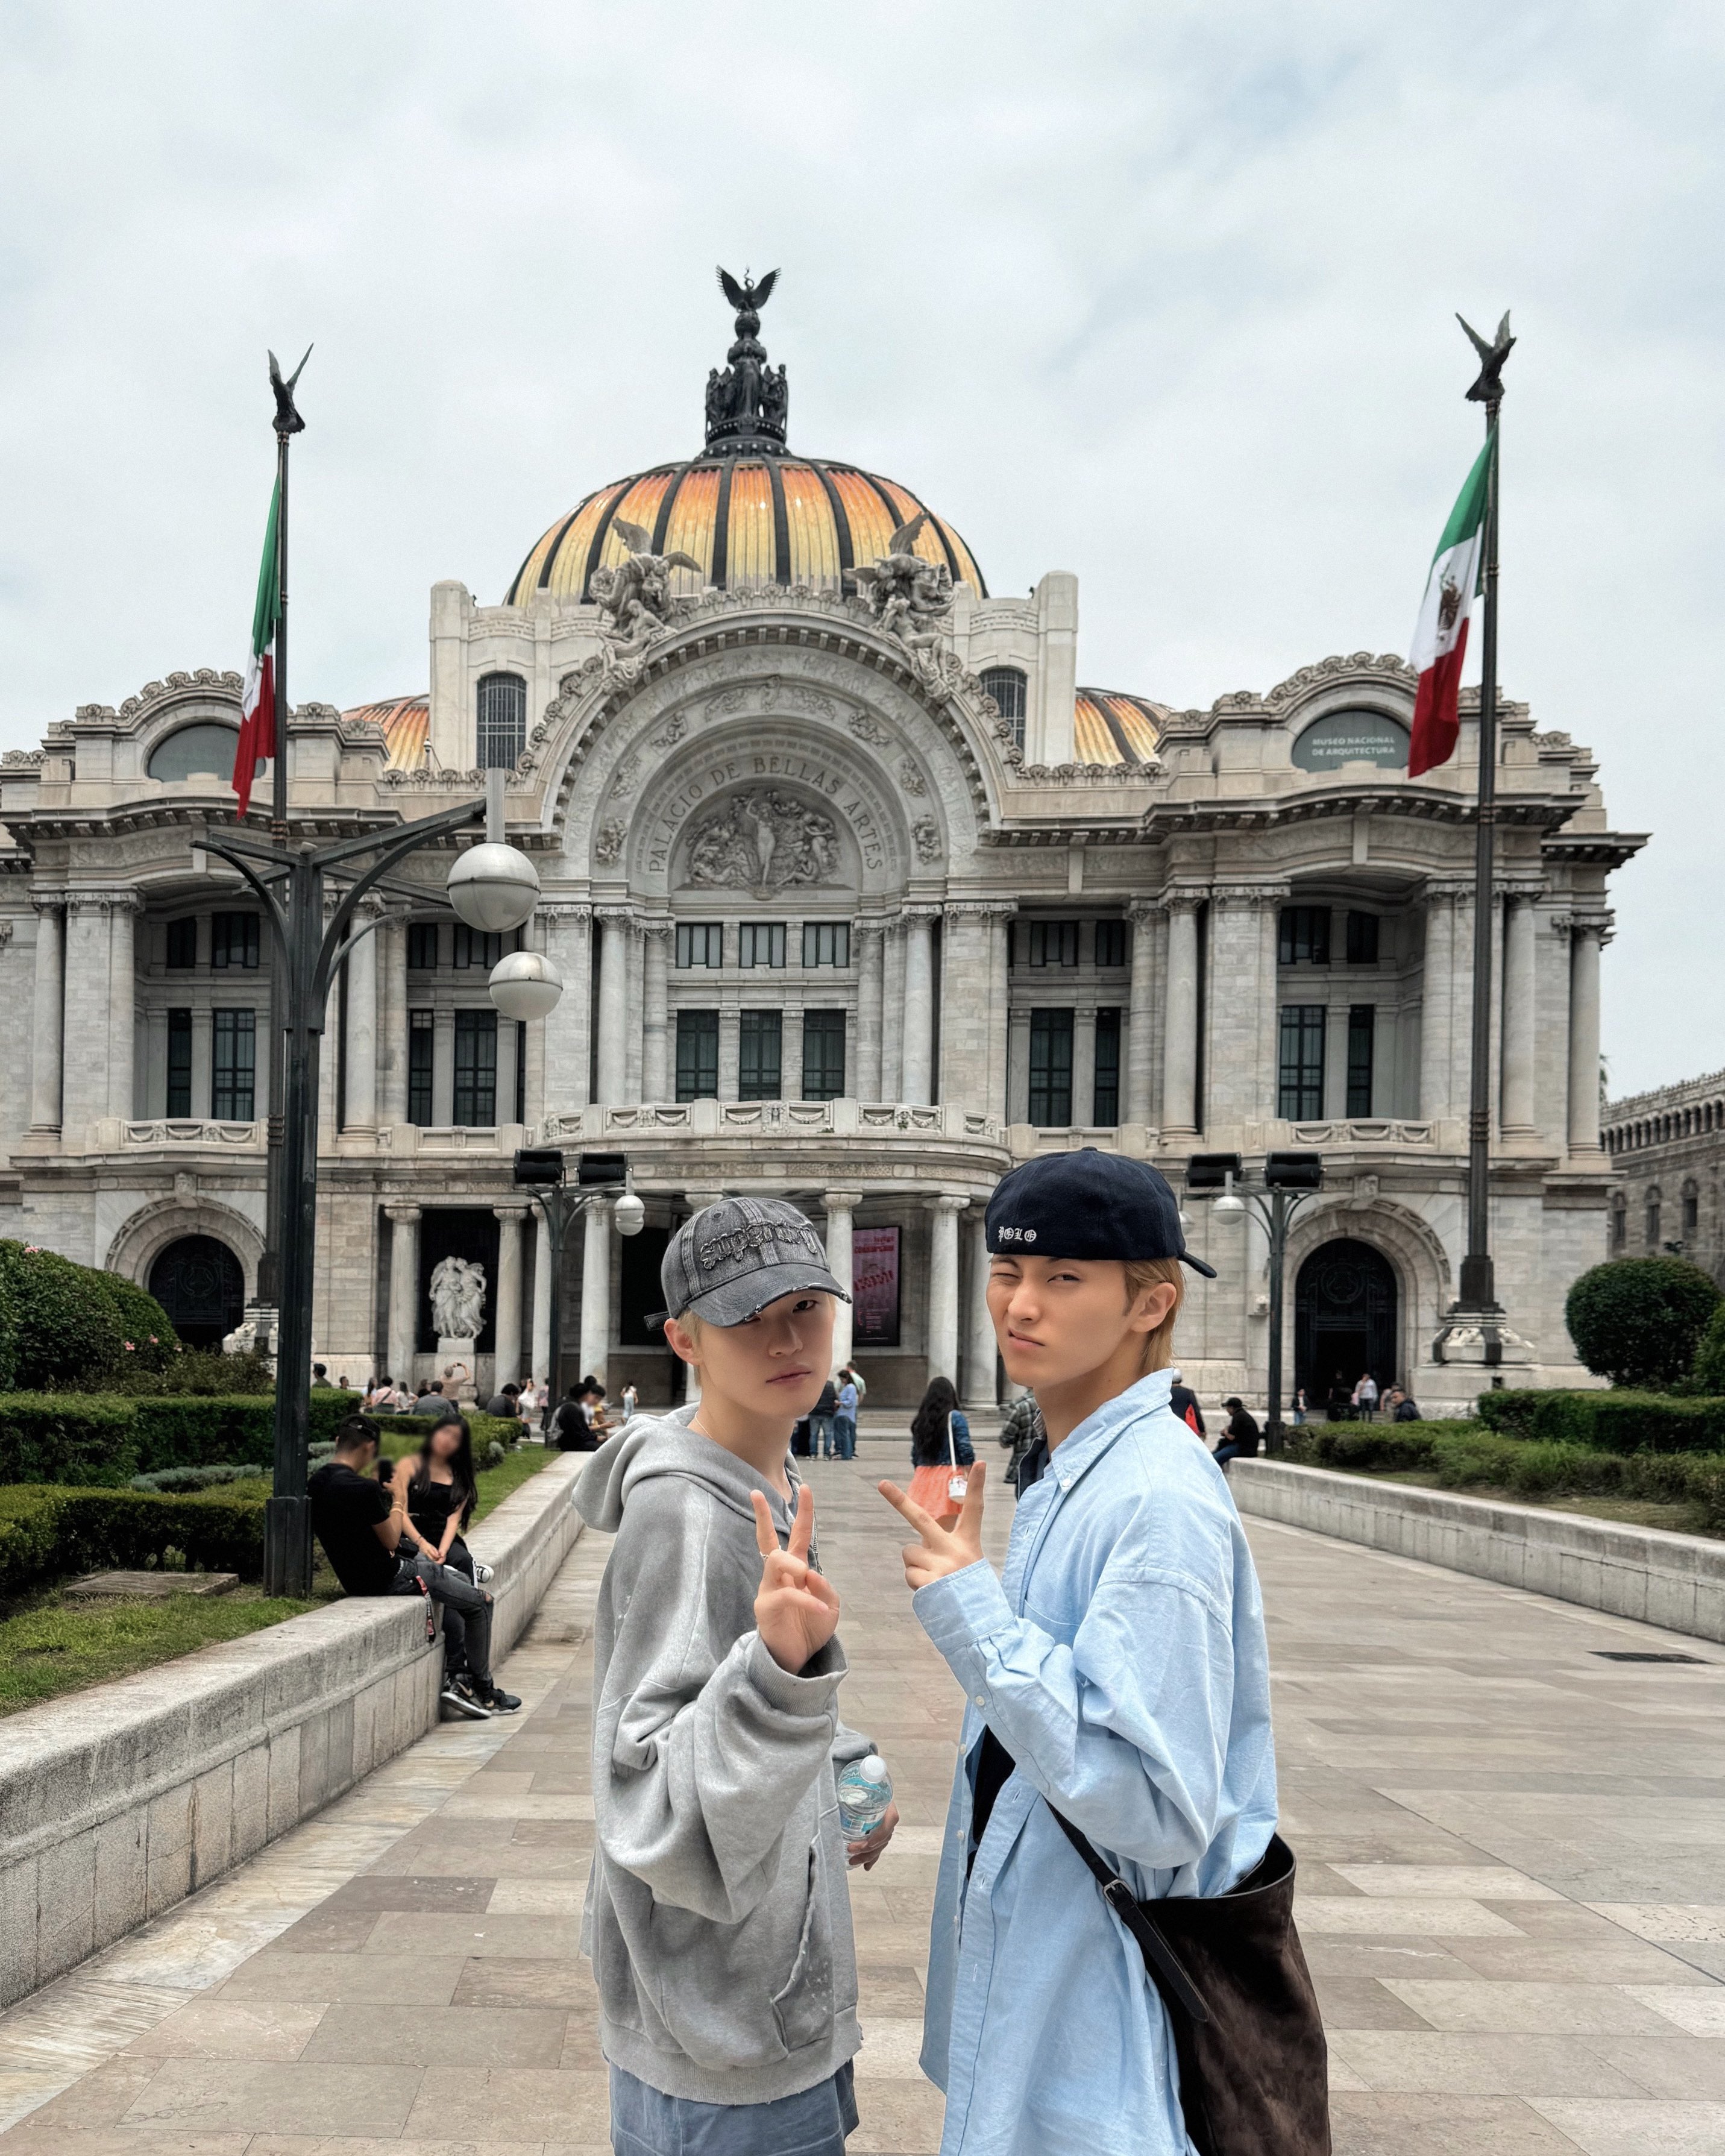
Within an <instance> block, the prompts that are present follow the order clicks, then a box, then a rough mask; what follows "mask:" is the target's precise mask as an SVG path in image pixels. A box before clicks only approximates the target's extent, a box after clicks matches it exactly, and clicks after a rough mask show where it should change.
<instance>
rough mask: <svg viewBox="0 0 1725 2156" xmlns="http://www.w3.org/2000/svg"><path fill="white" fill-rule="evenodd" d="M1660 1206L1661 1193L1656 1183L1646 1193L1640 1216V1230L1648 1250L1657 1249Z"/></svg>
mask: <svg viewBox="0 0 1725 2156" xmlns="http://www.w3.org/2000/svg"><path fill="white" fill-rule="evenodd" d="M1660 1204H1661V1192H1660V1188H1659V1185H1658V1184H1657V1183H1655V1184H1654V1186H1653V1188H1651V1190H1650V1191H1649V1192H1648V1193H1647V1196H1646V1199H1645V1201H1644V1204H1643V1209H1642V1216H1641V1226H1642V1230H1643V1232H1644V1234H1645V1236H1646V1239H1647V1247H1648V1249H1649V1250H1657V1249H1658V1248H1659V1213H1660Z"/></svg>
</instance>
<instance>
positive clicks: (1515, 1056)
mask: <svg viewBox="0 0 1725 2156" xmlns="http://www.w3.org/2000/svg"><path fill="white" fill-rule="evenodd" d="M1505 905H1506V914H1505V919H1504V924H1503V1059H1502V1074H1503V1091H1502V1099H1501V1101H1500V1103H1499V1110H1498V1112H1499V1116H1500V1120H1501V1123H1502V1128H1503V1129H1504V1130H1505V1131H1506V1132H1509V1131H1517V1132H1522V1131H1525V1132H1530V1133H1531V1132H1532V1128H1533V1058H1534V1037H1535V1032H1536V1027H1537V1020H1538V1010H1537V1007H1536V1002H1535V997H1534V989H1533V935H1534V930H1535V928H1536V927H1537V926H1538V913H1537V912H1536V911H1535V906H1534V900H1533V897H1532V894H1531V893H1527V892H1522V891H1516V892H1512V893H1511V895H1510V896H1509V897H1508V899H1507V901H1505Z"/></svg>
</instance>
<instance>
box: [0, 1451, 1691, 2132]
mask: <svg viewBox="0 0 1725 2156" xmlns="http://www.w3.org/2000/svg"><path fill="white" fill-rule="evenodd" d="M864 1449H865V1454H866V1455H869V1456H868V1457H866V1458H865V1460H861V1461H860V1462H858V1463H857V1464H856V1465H855V1466H841V1465H837V1464H834V1465H831V1466H827V1465H822V1464H817V1465H816V1466H815V1467H814V1471H813V1474H814V1486H815V1489H816V1492H817V1496H818V1499H819V1508H820V1509H819V1536H820V1545H821V1549H822V1552H823V1557H824V1563H825V1564H826V1567H827V1569H828V1570H829V1573H831V1574H832V1576H833V1577H834V1579H835V1580H836V1582H837V1584H838V1585H839V1590H840V1592H841V1594H842V1595H843V1597H844V1599H845V1616H844V1620H843V1635H844V1637H845V1642H846V1645H847V1647H848V1650H849V1652H850V1661H851V1667H852V1671H853V1675H852V1676H851V1678H850V1682H849V1684H848V1686H847V1688H846V1692H845V1700H844V1707H845V1715H846V1717H847V1719H849V1720H850V1721H851V1722H854V1723H855V1724H856V1725H857V1726H858V1727H861V1728H864V1729H866V1730H868V1731H870V1732H871V1733H873V1734H874V1735H875V1737H876V1738H877V1739H878V1741H879V1742H880V1745H881V1748H882V1749H883V1751H884V1752H885V1753H886V1754H887V1756H888V1758H889V1760H890V1763H891V1767H892V1770H893V1774H894V1777H895V1779H896V1784H897V1787H898V1792H899V1797H900V1801H901V1805H902V1807H903V1809H904V1813H905V1819H906V1824H905V1825H904V1827H903V1828H902V1830H901V1832H900V1835H899V1836H898V1840H897V1842H896V1845H895V1846H894V1848H893V1850H892V1851H891V1853H890V1855H889V1856H887V1858H886V1860H885V1861H883V1862H882V1863H881V1865H880V1866H879V1867H878V1868H877V1869H876V1871H875V1872H874V1873H873V1874H872V1875H871V1876H868V1877H866V1878H865V1877H863V1876H861V1875H860V1874H859V1875H856V1876H855V1881H854V1886H855V1892H854V1901H855V1912H856V1929H857V1945H858V1951H859V1955H860V1961H861V1966H862V2012H863V2020H864V2025H865V2030H866V2033H867V2042H866V2044H865V2048H864V2050H863V2051H862V2053H861V2054H860V2057H859V2060H858V2062H857V2087H858V2099H859V2103H860V2108H861V2112H862V2127H861V2130H860V2133H858V2134H857V2135H856V2136H855V2139H854V2140H853V2142H852V2143H851V2147H852V2148H853V2149H855V2150H856V2151H858V2152H865V2151H869V2152H886V2151H901V2152H904V2156H911V2152H922V2151H932V2150H934V2149H936V2148H937V2147H938V2144H939V2139H940V2115H941V2104H940V2098H939V2097H938V2095H937V2092H935V2091H934V2090H933V2089H932V2088H931V2087H929V2086H928V2085H927V2082H924V2081H923V2080H922V2077H921V2076H920V2075H919V2073H918V2071H917V2069H916V2051H917V2047H918V2043H919V2040H920V2035H921V2015H922V1979H921V1970H922V1964H923V1962H924V1959H925V1956H926V1953H927V1927H928V1917H929V1907H930V1902H931V1898H932V1884H933V1877H934V1868H935V1852H936V1850H937V1845H938V1841H939V1835H940V1825H941V1820H942V1815H943V1812H944V1808H945V1804H946V1800H947V1788H948V1785H949V1783H950V1779H951V1774H952V1738H953V1734H954V1732H955V1730H956V1727H957V1706H958V1702H957V1691H956V1688H955V1687H954V1686H952V1682H951V1681H950V1679H949V1678H948V1677H947V1674H946V1672H945V1669H944V1666H943V1665H942V1663H941V1662H940V1661H938V1659H937V1657H936V1656H935V1655H934V1653H933V1652H932V1650H931V1649H930V1648H929V1646H928V1645H927V1642H926V1641H925V1640H924V1639H923V1638H922V1634H921V1632H920V1631H919V1630H918V1629H917V1627H916V1625H915V1623H914V1622H913V1621H912V1620H911V1615H910V1612H909V1606H908V1598H907V1597H906V1594H905V1592H904V1589H903V1586H902V1584H901V1578H902V1576H901V1571H900V1568H899V1564H898V1560H897V1556H896V1550H897V1546H898V1543H900V1541H901V1539H902V1537H901V1533H900V1532H899V1531H898V1529H897V1525H896V1522H895V1521H894V1520H893V1519H892V1518H891V1517H890V1516H889V1515H888V1514H887V1513H886V1511H885V1508H884V1507H882V1506H881V1504H880V1500H879V1499H878V1498H877V1497H876V1496H875V1494H874V1491H873V1488H872V1482H873V1479H874V1477H875V1475H876V1474H878V1473H880V1472H881V1471H896V1470H897V1466H898V1454H899V1450H900V1448H899V1447H897V1446H893V1447H891V1448H888V1447H887V1446H886V1445H875V1444H873V1443H866V1444H865V1448H864ZM1004 1509H1005V1508H1004V1506H1002V1505H1000V1504H998V1503H997V1505H996V1506H995V1509H994V1512H993V1517H992V1520H991V1523H990V1539H991V1543H993V1546H994V1548H996V1550H997V1551H998V1549H999V1547H1000V1545H1001V1543H1003V1542H1004V1532H1005V1527H1006V1519H1005V1516H1004ZM1251 1534H1252V1541H1253V1545H1254V1547H1255V1550H1256V1552H1257V1555H1258V1562H1259V1565H1260V1569H1261V1571H1262V1573H1263V1578H1264V1584H1265V1589H1266V1599H1267V1603H1268V1608H1269V1613H1270V1625H1271V1651H1272V1655H1273V1659H1274V1663H1275V1667H1276V1679H1277V1683H1276V1701H1277V1714H1278V1720H1277V1734H1278V1740H1279V1750H1280V1757H1281V1777H1282V1788H1283V1793H1284V1809H1283V1823H1284V1827H1285V1830H1286V1833H1287V1835H1288V1837H1289V1839H1290V1840H1291V1842H1292V1843H1293V1845H1294V1847H1295V1849H1296V1853H1297V1855H1298V1856H1299V1859H1300V1866H1301V1874H1300V1876H1301V1889H1302V1898H1301V1907H1300V1921H1301V1930H1302V1933H1303V1936H1304V1938H1305V1940H1306V1945H1307V1953H1308V1956H1309V1958H1310V1959H1311V1961H1312V1967H1313V1969H1314V1972H1315V1974H1316V1976H1317V1983H1318V1985H1319V1988H1320V1990H1321V1992H1322V1998H1323V2005H1324V2010H1325V2015H1326V2018H1327V2022H1328V2025H1329V2029H1330V2037H1331V2045H1332V2056H1331V2063H1332V2087H1333V2089H1334V2092H1335V2093H1334V2111H1335V2119H1336V2139H1337V2152H1338V2156H1377V2152H1380V2151H1381V2152H1384V2156H1440V2152H1441V2156H1539V2152H1558V2151H1574V2150H1576V2149H1580V2150H1584V2151H1586V2152H1589V2156H1655V2152H1657V2156H1692V2152H1694V2156H1699V2152H1702V2151H1707V2152H1709V2156H1717V2152H1720V2151H1722V2150H1725V1801H1722V1799H1725V1726H1722V1721H1721V1709H1722V1707H1725V1650H1718V1649H1715V1648H1712V1647H1709V1646H1706V1645H1701V1644H1698V1643H1697V1642H1695V1641H1692V1640H1685V1639H1682V1638H1680V1637H1678V1636H1676V1635H1671V1634H1665V1633H1660V1632H1656V1631H1653V1630H1650V1629H1649V1628H1647V1627H1645V1626H1642V1625H1633V1624H1630V1623H1627V1622H1623V1621H1620V1620H1615V1619H1612V1618H1609V1617H1604V1616H1601V1615H1599V1614H1596V1613H1594V1612H1592V1611H1588V1610H1582V1609H1572V1608H1569V1607H1568V1606H1567V1605H1565V1604H1560V1603H1555V1602H1548V1601H1543V1600H1541V1599H1538V1598H1537V1597H1533V1596H1530V1595H1525V1594H1518V1593H1517V1592H1515V1591H1513V1590H1512V1589H1505V1588H1499V1587H1496V1586H1493V1585H1491V1584H1487V1583H1485V1582H1482V1581H1479V1580H1474V1579H1469V1578H1462V1577H1461V1576H1459V1575H1457V1574H1455V1573H1445V1572H1440V1571H1436V1570H1434V1569H1432V1568H1429V1567H1426V1566H1422V1565H1418V1564H1414V1563H1408V1562H1405V1561H1404V1560H1401V1559H1399V1558H1389V1557H1383V1556H1378V1555H1377V1554H1375V1553H1372V1552H1369V1551H1366V1550H1361V1549H1358V1548H1352V1547H1350V1546H1348V1545H1345V1544H1341V1543H1330V1542H1327V1541H1324V1540H1322V1538H1320V1537H1315V1536H1312V1535H1307V1534H1304V1533H1301V1532H1299V1531H1298V1530H1296V1529H1291V1528H1282V1527H1273V1526H1270V1525H1267V1524H1262V1523H1257V1522H1254V1523H1253V1525H1252V1528H1251ZM605 1551H606V1544H605V1543H604V1541H603V1539H602V1538H601V1537H595V1536H587V1537H583V1540H582V1542H581V1543H579V1544H578V1546H577V1548H576V1550H575V1552H574V1553H573V1554H572V1557H571V1558H570V1560H569V1562H568V1563H567V1566H566V1567H565V1568H564V1570H563V1572H562V1576H561V1577H560V1578H559V1580H558V1581H557V1584H556V1586H555V1588H554V1589H553V1590H552V1594H550V1596H549V1597H548V1598H547V1601H546V1603H545V1604H544V1607H543V1609H542V1611H541V1613H540V1615H539V1617H538V1618H537V1620H536V1622H535V1623H534V1625H533V1626H532V1627H531V1630H530V1631H529V1632H528V1634H527V1635H526V1638H525V1640H523V1642H522V1644H521V1645H520V1646H519V1647H518V1649H517V1650H516V1653H515V1654H514V1655H512V1656H511V1660H510V1661H509V1664H508V1666H507V1669H506V1672H505V1673H504V1674H505V1675H506V1679H507V1681H508V1683H509V1684H510V1686H511V1688H512V1689H513V1690H515V1691H519V1692H521V1694H522V1695H523V1697H524V1699H525V1701H526V1705H525V1707H523V1710H522V1712H521V1713H520V1714H519V1715H517V1716H515V1717H511V1719H509V1720H507V1721H503V1722H494V1723H490V1724H488V1725H484V1726H481V1727H472V1726H453V1727H444V1728H441V1729H439V1730H437V1731H435V1732H434V1733H432V1734H431V1735H430V1736H429V1737H427V1738H425V1739H424V1741H423V1742H422V1743H419V1744H418V1745H417V1746H415V1748H413V1751H412V1752H410V1753H408V1754H407V1755H405V1756H404V1757H403V1758H401V1759H399V1760H398V1761H397V1762H396V1763H393V1765H392V1766H390V1767H388V1768H384V1769H382V1770H381V1771H380V1772H378V1773H377V1774H373V1775H372V1776H371V1777H370V1779H368V1780H367V1781H366V1782H365V1783H364V1784H362V1785H361V1786H360V1787H359V1788H357V1789H355V1790H353V1791H352V1793H350V1794H348V1795H347V1797H345V1798H343V1799H341V1801H340V1802H338V1803H337V1804H335V1805H333V1806H331V1808H330V1809H329V1810H327V1811H326V1812H325V1813H323V1814H321V1815H320V1816H319V1817H318V1818H317V1819H316V1820H313V1821H311V1823H309V1824H308V1825H305V1826H303V1827H301V1828H300V1829H298V1830H295V1832H294V1833H292V1834H290V1835H288V1836H287V1837H285V1839H284V1840H281V1841H280V1842H278V1843H277V1844H275V1845H274V1846H273V1847H271V1848H270V1849H269V1850H268V1851H264V1853H263V1854H262V1855H261V1856H259V1857H257V1858H256V1859H254V1861H252V1862H250V1863H249V1864H247V1865H245V1866H243V1867H242V1868H241V1869H240V1870H239V1871H235V1872H234V1873H233V1874H231V1875H230V1876H228V1878H227V1879H225V1880H223V1881H220V1882H218V1884H216V1885H215V1886H212V1887H210V1888H208V1890H206V1891H205V1892H202V1893H200V1894H198V1896H196V1897H194V1898H193V1900H192V1901H190V1902H187V1903H185V1904H184V1905H182V1907H180V1908H179V1909H177V1910H176V1911H175V1912H172V1914H171V1915H169V1916H167V1917H164V1918H162V1919H161V1920H159V1921H158V1922H156V1923H153V1924H151V1926H149V1927H148V1928H146V1929H145V1930H143V1931H141V1932H139V1933H136V1934H135V1935H134V1936H133V1937H132V1938H130V1939H128V1940H126V1941H124V1942H122V1943H121V1944H120V1945H119V1946H118V1947H116V1948H113V1949H111V1950H110V1952H108V1953H105V1954H104V1955H101V1956H100V1957H99V1958H97V1959H95V1960H94V1961H91V1962H89V1963H85V1966H84V1967H83V1968H82V1969H80V1970H78V1971H75V1972H74V1974H72V1975H71V1976H69V1977H68V1978H66V1979H63V1980H62V1981H61V1982H60V1983H59V1984H55V1985H54V1986H52V1987H50V1988H49V1989H48V1990H46V1991H44V1992H42V1993H40V1994H38V1995H37V1996H36V1997H35V1998H34V1999H28V2000H26V2001H24V2002H23V2003H21V2004H20V2005H18V2006H16V2007H14V2008H13V2009H12V2010H10V2011H9V2012H8V2013H7V2014H6V2015H3V2016H0V2123H8V2124H9V2126H10V2130H9V2132H8V2133H6V2134H5V2135H4V2136H3V2138H0V2156H582V2152H584V2151H589V2150H590V2151H595V2152H597V2151H599V2150H602V2149H604V2148H608V2138H607V2127H606V2101H605V2076H604V2068H603V2061H601V2059H600V2057H599V2054H598V2046H597V2042H596V2040H595V2014H594V1999H593V1986H592V1983H591V1980H590V1979H589V1976H588V1970H587V1967H586V1964H585V1963H583V1962H582V1961H581V1959H580V1958H579V1956H578V1951H577V1940H578V1933H579V1929H580V1908H581V1901H582V1896H583V1889H584V1886H585V1882H586V1876H587V1869H588V1856H589V1851H590V1848H591V1845H592V1838H593V1826H592V1812H593V1807H592V1801H591V1799H590V1796H589V1794H588V1786H589V1785H588V1728H589V1712H588V1709H589V1702H588V1685H589V1672H590V1663H591V1657H590V1649H589V1642H588V1629H589V1621H590V1613H591V1609H592V1606H593V1591H594V1588H595V1585H596V1584H597V1581H598V1574H599V1572H600V1570H601V1568H602V1567H603V1562H604V1557H605ZM1638 1652H1639V1653H1658V1652H1677V1653H1689V1654H1693V1655H1697V1656H1698V1657H1699V1660H1698V1661H1695V1662H1674V1663H1657V1662H1655V1663H1647V1662H1634V1661H1611V1660H1609V1659H1605V1657H1606V1656H1608V1655H1610V1654H1614V1653H1615V1654H1625V1653H1628V1654H1633V1653H1638ZM1074 1891H1075V1892H1077V1891H1081V1888H1080V1887H1079V1886H1078V1885H1077V1884H1076V1883H1075V1889H1074Z"/></svg>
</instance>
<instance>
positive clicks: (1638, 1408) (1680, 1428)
mask: <svg viewBox="0 0 1725 2156" xmlns="http://www.w3.org/2000/svg"><path fill="white" fill-rule="evenodd" d="M1479 1416H1480V1420H1481V1422H1482V1423H1484V1424H1485V1425H1486V1428H1487V1429H1488V1430H1496V1431H1497V1432H1498V1433H1499V1434H1500V1435H1502V1436H1505V1437H1517V1438H1522V1439H1525V1440H1539V1441H1542V1442H1545V1443H1549V1444H1555V1445H1588V1446H1590V1447H1591V1448H1592V1449H1593V1450H1595V1451H1598V1452H1719V1451H1722V1450H1725V1399H1717V1398H1714V1399H1684V1398H1681V1397H1674V1396H1673V1395H1672V1394H1669V1393H1629V1392H1612V1393H1588V1392H1502V1393H1482V1394H1481V1395H1480V1401H1479Z"/></svg>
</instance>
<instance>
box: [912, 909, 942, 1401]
mask: <svg viewBox="0 0 1725 2156" xmlns="http://www.w3.org/2000/svg"><path fill="white" fill-rule="evenodd" d="M934 911H935V909H934V908H933V907H932V906H918V907H916V908H914V909H912V908H908V907H907V908H906V912H905V1009H904V1078H903V1098H904V1099H905V1100H906V1101H907V1102H909V1103H910V1105H911V1106H912V1107H927V1105H928V1104H929V1102H930V1101H932V1100H933V1098H934V950H933V945H932V941H931V937H930V924H931V923H932V920H933V918H934ZM948 1374H949V1375H950V1374H951V1373H948Z"/></svg>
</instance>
